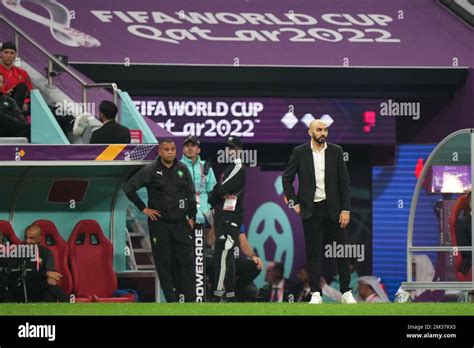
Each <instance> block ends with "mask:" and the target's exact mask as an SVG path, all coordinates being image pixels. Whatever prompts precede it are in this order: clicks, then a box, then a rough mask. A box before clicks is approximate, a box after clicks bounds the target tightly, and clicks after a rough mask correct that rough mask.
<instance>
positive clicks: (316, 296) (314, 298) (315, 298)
mask: <svg viewBox="0 0 474 348" xmlns="http://www.w3.org/2000/svg"><path fill="white" fill-rule="evenodd" d="M321 303H323V299H322V298H321V294H320V293H319V292H318V291H316V292H313V294H312V295H311V301H309V304H321Z"/></svg>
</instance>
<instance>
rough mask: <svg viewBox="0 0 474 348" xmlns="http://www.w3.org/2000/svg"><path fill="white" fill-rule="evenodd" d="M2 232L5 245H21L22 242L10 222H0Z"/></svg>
mask: <svg viewBox="0 0 474 348" xmlns="http://www.w3.org/2000/svg"><path fill="white" fill-rule="evenodd" d="M0 232H2V234H3V243H4V244H5V242H7V241H8V242H9V243H11V244H21V243H22V241H21V240H20V239H19V238H18V237H17V236H16V234H15V231H14V230H13V227H12V225H10V223H9V222H8V221H5V220H0Z"/></svg>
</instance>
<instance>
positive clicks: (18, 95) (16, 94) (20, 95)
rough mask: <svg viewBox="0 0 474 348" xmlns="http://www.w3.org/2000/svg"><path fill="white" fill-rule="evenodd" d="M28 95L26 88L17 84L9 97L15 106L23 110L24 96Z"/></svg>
mask: <svg viewBox="0 0 474 348" xmlns="http://www.w3.org/2000/svg"><path fill="white" fill-rule="evenodd" d="M27 93H28V86H27V85H26V84H24V83H19V84H18V85H17V86H16V87H15V88H13V90H12V92H11V97H12V98H13V99H15V101H16V104H17V105H18V107H19V108H20V110H23V105H24V104H25V98H26V94H27Z"/></svg>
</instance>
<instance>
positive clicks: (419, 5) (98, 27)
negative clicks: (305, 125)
mask: <svg viewBox="0 0 474 348" xmlns="http://www.w3.org/2000/svg"><path fill="white" fill-rule="evenodd" d="M1 3H2V7H1V11H2V14H3V15H4V16H6V17H7V18H9V19H10V20H12V21H13V22H14V23H15V24H17V25H18V26H19V27H20V28H22V30H24V31H25V32H27V33H28V34H29V35H31V36H32V37H33V38H34V39H36V40H37V41H38V42H39V43H40V44H42V45H43V46H44V47H46V48H47V49H48V50H49V51H50V52H54V53H58V54H59V53H61V54H65V55H68V56H69V62H73V63H94V62H96V63H104V64H107V63H115V64H125V65H132V64H178V65H179V64H204V65H229V66H240V65H242V66H245V65H247V66H248V65H269V66H315V65H317V66H324V65H330V66H443V67H446V66H468V65H469V64H472V61H473V54H472V52H473V51H474V40H472V30H471V29H470V28H469V27H468V26H467V25H464V24H463V23H462V22H461V20H460V19H459V18H457V17H456V16H454V15H452V14H451V13H449V11H448V10H447V9H446V8H445V7H444V6H442V5H441V3H440V2H439V1H435V0H416V1H413V0H390V1H380V0H364V1H351V0H272V1H268V0H226V1H222V0H201V1H189V0H173V1H165V0H159V1H156V0H155V1H149V0H133V1H132V0H101V1H96V0H81V1H77V0H48V1H45V0H28V1H25V0H2V2H1ZM458 3H466V6H467V8H468V10H469V9H470V7H469V4H468V1H458ZM470 6H471V7H472V5H470ZM440 47H442V49H440Z"/></svg>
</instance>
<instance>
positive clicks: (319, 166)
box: [311, 141, 328, 202]
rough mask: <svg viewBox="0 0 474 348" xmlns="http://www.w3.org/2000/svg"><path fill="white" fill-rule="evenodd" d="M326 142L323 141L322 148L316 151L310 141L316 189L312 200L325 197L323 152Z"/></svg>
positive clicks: (319, 199)
mask: <svg viewBox="0 0 474 348" xmlns="http://www.w3.org/2000/svg"><path fill="white" fill-rule="evenodd" d="M327 148H328V144H326V143H324V147H323V149H322V150H320V151H318V152H316V151H315V149H314V146H313V142H312V141H311V150H312V154H313V165H314V176H315V178H316V191H315V192H314V201H315V202H321V201H324V200H325V199H326V186H325V184H324V171H325V168H326V166H325V157H326V156H325V152H326V149H327Z"/></svg>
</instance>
